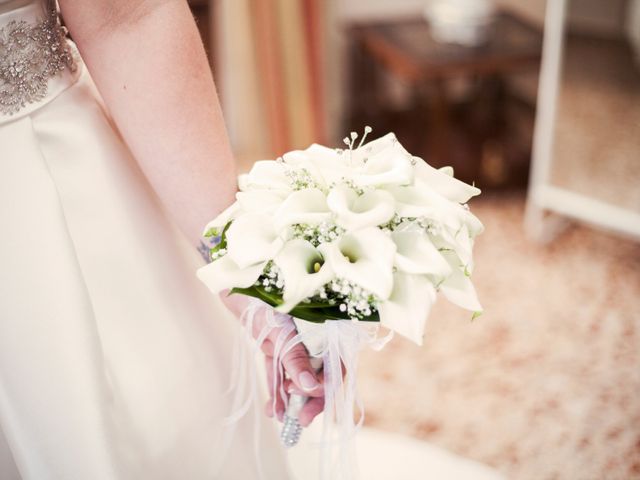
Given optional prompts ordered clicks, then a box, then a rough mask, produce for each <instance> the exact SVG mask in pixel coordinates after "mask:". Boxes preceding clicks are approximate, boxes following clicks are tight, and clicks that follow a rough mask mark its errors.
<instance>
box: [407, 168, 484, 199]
mask: <svg viewBox="0 0 640 480" xmlns="http://www.w3.org/2000/svg"><path fill="white" fill-rule="evenodd" d="M414 160H415V175H416V184H418V185H420V186H421V187H422V188H425V187H426V188H431V189H433V190H435V191H436V192H438V193H439V194H440V195H442V196H443V197H445V198H446V199H448V200H451V201H453V202H457V203H467V202H468V201H469V199H470V198H471V197H474V196H476V195H480V189H479V188H476V187H474V186H472V185H469V184H466V183H464V182H462V181H460V180H458V179H457V178H455V177H454V176H453V169H452V168H451V167H445V168H442V169H437V168H434V167H432V166H431V165H429V164H428V163H427V162H425V161H424V160H423V159H421V158H419V157H414Z"/></svg>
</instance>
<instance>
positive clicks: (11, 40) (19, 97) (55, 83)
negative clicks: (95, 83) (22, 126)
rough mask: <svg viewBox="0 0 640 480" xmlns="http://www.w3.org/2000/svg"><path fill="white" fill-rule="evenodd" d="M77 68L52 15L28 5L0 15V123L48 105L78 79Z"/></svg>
mask: <svg viewBox="0 0 640 480" xmlns="http://www.w3.org/2000/svg"><path fill="white" fill-rule="evenodd" d="M81 68H82V62H81V60H80V56H79V54H78V52H77V49H76V48H75V45H74V44H73V43H72V42H71V41H70V40H68V39H67V38H66V29H65V28H64V27H62V26H61V25H60V22H59V20H58V16H57V13H56V12H54V11H51V12H47V11H46V9H45V8H44V7H43V6H42V5H41V4H40V3H32V4H30V5H27V6H24V7H21V8H17V9H15V10H11V11H9V12H6V13H3V14H0V124H3V123H7V122H12V121H14V120H16V119H18V118H21V117H23V116H25V115H28V114H30V113H31V112H33V111H35V110H37V109H39V108H41V107H42V106H44V105H46V104H47V103H49V102H50V101H51V100H53V99H54V98H55V97H56V96H58V95H59V94H60V93H61V92H62V91H64V90H66V89H67V88H68V87H70V86H71V85H73V84H74V83H75V82H76V81H77V80H78V78H79V75H80V70H81Z"/></svg>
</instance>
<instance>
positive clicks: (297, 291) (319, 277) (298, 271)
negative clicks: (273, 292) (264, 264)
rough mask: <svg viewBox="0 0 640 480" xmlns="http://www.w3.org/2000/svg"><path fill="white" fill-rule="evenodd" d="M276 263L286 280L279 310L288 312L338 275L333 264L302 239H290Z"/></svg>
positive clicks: (277, 257) (275, 260)
mask: <svg viewBox="0 0 640 480" xmlns="http://www.w3.org/2000/svg"><path fill="white" fill-rule="evenodd" d="M273 262H274V263H275V264H276V265H277V266H278V268H280V273H281V275H282V279H283V280H284V290H283V293H282V299H283V300H284V303H283V304H282V305H279V306H278V307H277V308H276V310H279V311H281V312H285V313H287V312H289V311H290V310H291V309H293V308H294V307H295V306H296V305H297V304H298V303H300V302H301V301H302V300H303V299H305V298H308V297H310V296H312V295H313V294H314V293H316V292H317V291H318V290H319V289H320V288H321V287H322V286H323V285H325V284H327V283H329V282H330V281H331V280H333V278H334V277H335V274H334V272H333V270H332V269H331V265H329V263H326V262H325V261H324V258H323V257H322V254H321V253H320V251H318V249H316V247H314V246H313V245H312V244H311V243H309V242H308V241H306V240H302V239H295V240H291V241H289V242H288V243H287V244H286V245H285V246H284V248H283V249H282V250H281V251H280V253H279V254H278V255H277V256H276V258H275V259H274V260H273Z"/></svg>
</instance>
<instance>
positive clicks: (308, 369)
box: [220, 291, 324, 427]
mask: <svg viewBox="0 0 640 480" xmlns="http://www.w3.org/2000/svg"><path fill="white" fill-rule="evenodd" d="M220 297H221V299H222V301H223V303H224V304H225V305H226V306H227V308H228V309H229V310H231V311H232V312H233V313H234V314H235V315H236V316H237V317H240V316H241V315H242V312H243V311H244V309H245V308H246V307H247V305H248V303H249V299H248V297H246V296H244V295H228V292H227V291H224V292H221V294H220ZM260 312H261V313H260V315H259V316H257V317H256V319H255V321H254V324H253V332H252V334H253V336H254V338H255V337H257V336H258V335H259V332H260V331H261V330H262V327H263V326H264V324H265V322H266V317H265V315H264V310H261V311H260ZM279 334H280V329H279V328H274V329H272V330H271V332H270V333H269V335H268V336H267V338H266V339H265V340H264V342H263V343H262V345H261V347H262V351H263V352H264V355H265V365H266V370H267V384H268V386H269V395H270V397H271V398H270V399H269V401H268V402H267V405H266V413H267V415H268V416H270V417H272V416H273V415H274V414H275V415H276V416H277V418H278V419H279V420H280V421H282V417H283V415H284V404H283V401H282V399H281V398H280V395H279V394H277V392H278V391H279V389H280V385H281V384H282V382H283V381H284V388H285V391H286V392H287V393H298V394H301V395H304V396H306V397H309V400H308V401H307V402H306V403H305V405H304V407H303V408H302V410H301V412H300V415H299V421H300V424H301V425H302V426H303V427H306V426H307V425H309V424H310V423H311V422H312V420H313V419H314V418H315V417H316V416H317V415H318V414H319V413H320V412H322V410H323V409H324V387H323V384H322V375H320V376H319V375H318V374H317V373H316V372H315V370H314V369H313V367H312V366H311V363H310V361H309V353H308V352H307V350H306V349H305V348H304V345H302V344H301V343H299V344H297V345H296V346H295V347H293V348H292V349H291V350H290V351H289V352H288V353H287V354H286V355H285V356H284V357H283V359H282V364H283V366H284V369H285V371H286V373H287V375H288V378H285V379H284V380H283V379H282V378H278V379H277V381H276V383H275V387H276V390H275V392H274V391H273V390H274V389H273V386H274V382H273V368H272V365H273V363H272V362H273V353H274V345H275V342H276V339H277V338H278V335H279ZM295 334H296V332H295V331H294V332H292V333H291V334H290V335H289V338H293V336H295ZM289 338H287V340H289ZM274 397H275V399H276V401H275V412H274V401H273V399H274Z"/></svg>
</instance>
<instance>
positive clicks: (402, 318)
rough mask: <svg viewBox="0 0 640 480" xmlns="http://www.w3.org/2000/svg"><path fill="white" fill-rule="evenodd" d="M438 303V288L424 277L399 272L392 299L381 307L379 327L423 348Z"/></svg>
mask: <svg viewBox="0 0 640 480" xmlns="http://www.w3.org/2000/svg"><path fill="white" fill-rule="evenodd" d="M435 300H436V291H435V288H434V287H433V285H432V284H431V282H430V281H429V280H428V279H427V278H426V277H425V276H423V275H411V274H407V273H401V272H396V273H395V274H394V275H393V291H392V292H391V296H390V297H389V299H388V300H386V301H384V302H382V303H381V304H380V305H379V307H378V312H379V313H380V323H381V324H382V325H383V326H384V327H386V328H388V329H390V330H393V331H394V332H397V333H399V334H400V335H402V336H404V337H406V338H408V339H409V340H411V341H413V342H415V343H417V344H418V345H422V339H423V337H424V327H425V323H426V321H427V317H428V316H429V311H430V310H431V306H432V305H433V303H434V302H435Z"/></svg>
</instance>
